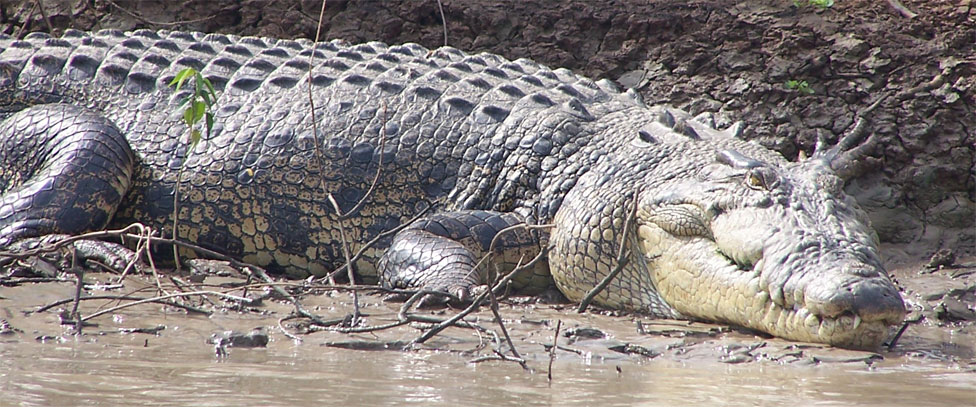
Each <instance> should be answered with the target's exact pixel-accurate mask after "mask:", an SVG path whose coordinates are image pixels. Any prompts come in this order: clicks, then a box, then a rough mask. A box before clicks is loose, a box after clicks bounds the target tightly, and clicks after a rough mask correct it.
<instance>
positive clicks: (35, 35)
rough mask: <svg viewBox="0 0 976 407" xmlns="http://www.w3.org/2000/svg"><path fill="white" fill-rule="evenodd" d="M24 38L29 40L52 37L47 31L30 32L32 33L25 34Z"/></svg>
mask: <svg viewBox="0 0 976 407" xmlns="http://www.w3.org/2000/svg"><path fill="white" fill-rule="evenodd" d="M24 39H25V40H28V41H30V40H46V39H52V38H51V34H48V33H42V32H32V33H29V34H27V35H25V36H24Z"/></svg>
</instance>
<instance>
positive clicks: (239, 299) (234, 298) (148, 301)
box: [81, 291, 247, 322]
mask: <svg viewBox="0 0 976 407" xmlns="http://www.w3.org/2000/svg"><path fill="white" fill-rule="evenodd" d="M194 295H216V296H218V297H224V298H230V299H232V300H234V301H247V298H242V297H238V296H236V295H231V294H227V293H222V292H218V291H191V292H186V293H173V294H168V295H162V296H158V297H153V298H146V299H142V300H138V301H133V302H130V303H125V304H122V305H118V306H115V307H112V308H107V309H104V310H101V311H98V312H95V313H92V314H91V315H88V316H86V317H84V318H81V322H85V321H88V320H90V319H92V318H95V317H99V316H102V315H105V314H108V313H112V312H115V311H118V310H120V309H124V308H129V307H132V306H136V305H140V304H145V303H150V302H157V301H159V300H165V299H169V298H176V297H190V296H194Z"/></svg>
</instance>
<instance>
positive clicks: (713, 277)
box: [638, 224, 889, 348]
mask: <svg viewBox="0 0 976 407" xmlns="http://www.w3.org/2000/svg"><path fill="white" fill-rule="evenodd" d="M638 242H639V250H640V251H641V252H642V254H643V255H644V256H645V258H646V259H647V264H648V265H649V271H650V272H651V273H652V280H653V281H654V283H655V289H656V290H657V291H658V293H659V295H660V296H661V297H662V298H663V299H664V300H665V301H667V302H668V304H669V305H671V306H672V307H674V308H675V310H677V311H678V312H680V313H681V314H682V315H685V316H687V317H689V318H695V319H701V320H706V321H715V322H725V323H730V324H735V325H739V326H743V327H746V328H751V329H756V330H759V331H763V332H766V333H769V334H771V335H774V336H778V337H781V338H784V339H789V340H795V341H802V342H818V343H827V344H831V345H835V346H842V347H848V348H875V347H877V346H878V345H879V344H880V343H881V342H882V341H883V340H884V339H885V338H886V337H887V335H888V329H889V324H887V323H886V322H884V321H864V320H862V319H861V318H860V317H858V316H855V315H850V314H849V313H845V314H843V315H841V316H838V317H836V318H829V317H823V316H818V315H815V314H813V313H812V312H810V310H808V309H807V308H804V307H802V306H801V305H799V304H802V303H803V302H802V294H801V293H782V292H775V291H774V292H773V293H770V292H769V291H767V288H766V287H762V286H761V280H762V279H761V276H760V273H759V272H758V271H756V270H762V267H763V266H764V265H763V260H762V259H759V260H758V261H757V262H756V264H755V265H754V266H753V267H752V268H751V269H749V268H742V267H740V266H737V265H736V264H735V263H734V262H733V261H732V260H731V259H730V258H729V257H727V256H724V255H723V254H721V253H720V251H719V249H718V247H717V246H716V244H715V242H713V241H711V240H709V239H706V238H702V237H686V236H673V235H671V234H669V233H667V232H666V231H664V230H663V229H661V228H659V227H657V226H655V225H653V224H643V225H640V226H639V227H638ZM771 295H775V296H777V300H778V301H774V299H773V298H772V297H771ZM784 295H792V296H793V298H790V300H791V301H784V300H783V298H782V297H783V296H784ZM777 302H779V304H778V303H777ZM781 304H783V305H781ZM791 304H793V305H791Z"/></svg>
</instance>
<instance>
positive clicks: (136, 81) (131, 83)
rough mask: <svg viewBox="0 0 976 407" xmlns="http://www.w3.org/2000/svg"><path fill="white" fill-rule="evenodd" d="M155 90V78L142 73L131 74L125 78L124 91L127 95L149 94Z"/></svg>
mask: <svg viewBox="0 0 976 407" xmlns="http://www.w3.org/2000/svg"><path fill="white" fill-rule="evenodd" d="M155 88H156V77H155V76H153V75H149V74H146V73H143V72H132V73H130V74H129V76H128V78H126V83H125V90H126V91H127V92H129V93H134V94H135V93H143V92H150V91H152V90H153V89H155Z"/></svg>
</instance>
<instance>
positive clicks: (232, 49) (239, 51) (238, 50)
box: [224, 45, 254, 57]
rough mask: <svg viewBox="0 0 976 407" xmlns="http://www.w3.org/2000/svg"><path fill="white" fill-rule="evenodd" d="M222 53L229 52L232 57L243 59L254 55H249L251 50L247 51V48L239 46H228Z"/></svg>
mask: <svg viewBox="0 0 976 407" xmlns="http://www.w3.org/2000/svg"><path fill="white" fill-rule="evenodd" d="M224 52H229V53H231V54H234V55H240V56H245V57H249V56H253V55H254V54H253V53H251V50H249V49H247V47H243V46H240V45H228V46H227V47H225V48H224Z"/></svg>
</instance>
